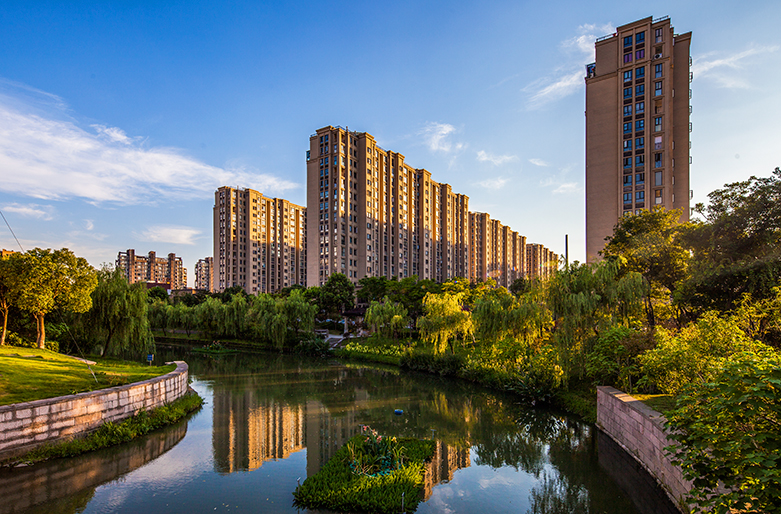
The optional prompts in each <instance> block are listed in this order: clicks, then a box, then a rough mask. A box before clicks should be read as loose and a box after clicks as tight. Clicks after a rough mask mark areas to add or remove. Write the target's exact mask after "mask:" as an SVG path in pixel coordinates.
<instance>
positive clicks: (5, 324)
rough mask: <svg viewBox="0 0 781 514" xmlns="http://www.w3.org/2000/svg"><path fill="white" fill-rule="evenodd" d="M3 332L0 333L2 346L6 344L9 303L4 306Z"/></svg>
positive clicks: (0, 344)
mask: <svg viewBox="0 0 781 514" xmlns="http://www.w3.org/2000/svg"><path fill="white" fill-rule="evenodd" d="M2 309H3V334H2V335H0V346H4V345H5V335H6V333H7V332H8V304H5V305H4V306H3V307H2Z"/></svg>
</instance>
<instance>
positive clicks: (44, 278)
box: [14, 248, 98, 348]
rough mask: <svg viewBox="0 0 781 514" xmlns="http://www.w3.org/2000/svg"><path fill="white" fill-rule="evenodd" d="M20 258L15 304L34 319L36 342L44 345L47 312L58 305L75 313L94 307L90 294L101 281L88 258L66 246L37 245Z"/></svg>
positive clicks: (15, 281)
mask: <svg viewBox="0 0 781 514" xmlns="http://www.w3.org/2000/svg"><path fill="white" fill-rule="evenodd" d="M17 259H18V264H19V267H18V268H17V275H16V277H15V278H14V283H15V284H16V285H15V287H16V290H17V291H18V296H17V297H16V303H17V305H18V306H19V308H21V309H22V310H25V311H27V312H29V313H31V314H32V315H33V317H34V318H35V322H36V327H37V338H36V344H37V345H38V348H44V345H45V343H46V326H45V323H44V321H45V318H46V314H48V313H50V312H51V311H52V310H54V309H56V308H60V309H63V310H67V311H72V312H75V313H80V312H86V311H88V310H89V309H90V307H91V306H92V297H91V296H90V293H92V290H93V289H95V286H96V285H97V281H98V279H97V276H96V272H95V269H94V268H92V266H90V265H89V264H88V263H87V261H86V259H83V258H81V257H76V256H75V255H74V254H73V252H71V251H70V250H68V249H67V248H63V249H61V250H51V249H46V250H42V249H40V248H35V249H33V250H29V251H27V252H25V253H23V254H21V255H20V256H19V257H18V258H17Z"/></svg>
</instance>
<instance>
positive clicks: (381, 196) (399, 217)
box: [307, 126, 527, 287]
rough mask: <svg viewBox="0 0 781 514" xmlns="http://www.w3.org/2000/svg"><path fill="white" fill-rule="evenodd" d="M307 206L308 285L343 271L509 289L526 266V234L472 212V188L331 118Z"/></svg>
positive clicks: (313, 165)
mask: <svg viewBox="0 0 781 514" xmlns="http://www.w3.org/2000/svg"><path fill="white" fill-rule="evenodd" d="M307 212H308V213H309V217H308V220H307V229H308V230H307V233H308V234H309V246H308V252H309V253H308V254H307V261H308V266H307V279H308V285H309V286H317V285H322V284H324V283H325V282H326V281H327V280H328V277H329V276H330V275H332V274H334V273H344V274H345V275H347V277H349V278H350V279H351V280H352V281H353V282H357V281H358V280H360V279H361V278H363V277H365V276H372V277H377V276H384V277H387V278H392V277H398V278H404V277H411V276H413V275H416V276H417V277H419V278H421V279H430V280H435V281H437V282H444V281H447V280H449V279H451V278H455V277H465V278H469V279H470V280H472V281H478V280H486V279H487V278H493V279H495V280H496V281H497V283H498V284H499V285H503V286H506V287H509V285H510V284H512V282H513V281H514V280H515V279H517V278H520V277H522V276H524V275H525V274H526V261H527V259H526V238H525V237H524V236H521V235H519V234H518V233H517V232H515V231H513V230H511V229H510V228H509V227H506V226H503V225H502V224H501V223H500V222H499V221H497V220H491V219H490V216H489V215H487V214H484V213H471V212H469V197H468V196H466V195H463V194H459V193H454V192H453V190H452V188H451V186H450V185H448V184H443V183H440V182H436V181H434V180H433V179H432V178H431V173H430V172H429V171H427V170H425V169H419V168H413V167H411V166H409V165H408V164H407V163H406V162H405V160H404V156H403V155H402V154H400V153H397V152H392V151H389V150H384V149H383V148H381V147H379V146H378V145H377V143H376V141H375V140H374V137H372V136H371V135H370V134H368V133H365V132H350V131H349V130H347V129H345V128H342V127H333V126H328V127H324V128H321V129H319V130H318V131H317V132H316V133H315V134H312V135H311V136H310V138H309V150H308V151H307Z"/></svg>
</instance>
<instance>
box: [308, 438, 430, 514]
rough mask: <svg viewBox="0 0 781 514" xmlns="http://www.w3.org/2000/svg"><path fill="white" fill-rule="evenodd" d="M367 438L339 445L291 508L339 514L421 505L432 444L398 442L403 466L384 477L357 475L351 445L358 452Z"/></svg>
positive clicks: (393, 510) (411, 509)
mask: <svg viewBox="0 0 781 514" xmlns="http://www.w3.org/2000/svg"><path fill="white" fill-rule="evenodd" d="M364 444H366V435H364V434H360V435H357V436H355V437H353V438H352V439H350V441H348V443H347V444H345V445H344V446H342V447H341V448H340V449H339V450H338V451H337V452H336V454H334V456H333V457H331V460H329V461H328V462H327V463H326V465H325V466H323V467H322V469H321V470H320V471H318V472H317V474H315V475H313V476H311V477H309V478H307V479H306V480H305V481H304V483H303V484H301V485H300V486H298V487H297V488H296V490H295V492H293V498H294V501H293V505H294V506H295V507H301V508H306V509H329V510H334V511H338V512H378V513H383V514H386V513H387V514H390V513H398V512H414V511H415V509H416V508H417V506H418V503H419V502H420V497H421V490H422V489H423V477H424V474H425V461H426V460H428V459H431V457H432V455H433V454H434V442H433V441H426V440H419V439H399V440H398V444H399V446H400V447H403V451H402V453H403V456H404V457H403V464H402V465H401V467H400V468H399V469H396V470H394V471H392V472H389V473H387V474H379V475H377V476H367V475H363V474H356V473H355V472H354V471H353V468H352V467H351V462H353V461H352V460H351V458H350V446H351V445H352V448H353V450H354V452H361V451H362V449H363V446H364Z"/></svg>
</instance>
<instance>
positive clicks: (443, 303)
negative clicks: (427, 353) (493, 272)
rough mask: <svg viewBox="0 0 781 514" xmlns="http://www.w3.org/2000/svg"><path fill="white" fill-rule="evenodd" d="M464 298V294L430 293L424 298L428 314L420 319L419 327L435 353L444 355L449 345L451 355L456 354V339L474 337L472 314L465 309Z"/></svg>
mask: <svg viewBox="0 0 781 514" xmlns="http://www.w3.org/2000/svg"><path fill="white" fill-rule="evenodd" d="M463 298H464V293H456V294H450V293H441V294H432V293H428V294H426V296H425V297H424V299H423V306H424V309H425V313H426V314H425V316H423V317H421V318H418V322H417V327H418V330H420V334H421V336H422V338H423V340H424V341H425V342H427V343H430V344H431V345H432V347H433V349H434V353H437V354H440V353H443V352H444V351H445V349H446V348H447V346H448V344H450V350H451V353H455V348H454V346H453V344H452V343H453V340H454V339H455V338H457V337H461V338H467V337H472V333H473V330H474V327H473V325H472V314H471V313H470V312H468V311H466V310H464V309H463V306H462V301H463Z"/></svg>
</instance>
